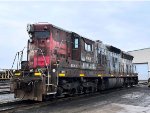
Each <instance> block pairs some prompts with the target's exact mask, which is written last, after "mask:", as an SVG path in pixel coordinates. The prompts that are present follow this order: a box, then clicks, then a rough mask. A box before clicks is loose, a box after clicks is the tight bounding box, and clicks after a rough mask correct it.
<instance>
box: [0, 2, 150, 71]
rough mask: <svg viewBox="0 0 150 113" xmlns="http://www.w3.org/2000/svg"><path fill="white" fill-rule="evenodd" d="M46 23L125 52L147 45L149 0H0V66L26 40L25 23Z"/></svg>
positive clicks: (149, 38) (5, 65) (8, 62)
mask: <svg viewBox="0 0 150 113" xmlns="http://www.w3.org/2000/svg"><path fill="white" fill-rule="evenodd" d="M37 22H49V23H51V24H54V25H56V26H59V27H61V28H64V29H66V30H70V31H74V32H76V33H78V34H80V35H82V36H85V37H87V38H90V39H92V40H101V41H103V43H105V44H110V45H113V46H116V47H118V48H120V49H122V50H124V51H129V50H135V49H141V48H147V47H150V2H140V1H132V2H129V1H123V2H118V1H115V2H98V1H94V2H89V1H86V2H85V1H77V2H73V1H71V2H67V1H63V2H62V1H61V2H59V1H57V2H46V1H45V2H40V1H32V2H30V1H23V2H17V1H16V2H10V1H7V2H0V68H10V67H11V65H12V62H13V59H14V57H15V54H16V52H17V51H19V50H22V49H23V48H24V47H25V46H26V44H27V40H28V38H29V37H28V34H27V32H26V25H27V24H28V23H37Z"/></svg>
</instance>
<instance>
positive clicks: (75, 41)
mask: <svg viewBox="0 0 150 113" xmlns="http://www.w3.org/2000/svg"><path fill="white" fill-rule="evenodd" d="M80 49H81V47H80V38H79V37H77V36H73V37H72V60H77V61H79V60H80Z"/></svg>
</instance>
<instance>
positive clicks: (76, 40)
mask: <svg viewBox="0 0 150 113" xmlns="http://www.w3.org/2000/svg"><path fill="white" fill-rule="evenodd" d="M78 47H79V39H78V38H75V40H74V48H78Z"/></svg>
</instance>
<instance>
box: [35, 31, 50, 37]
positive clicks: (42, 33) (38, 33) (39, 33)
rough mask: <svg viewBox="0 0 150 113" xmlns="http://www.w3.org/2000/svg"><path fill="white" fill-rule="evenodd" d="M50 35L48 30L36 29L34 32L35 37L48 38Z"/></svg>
mask: <svg viewBox="0 0 150 113" xmlns="http://www.w3.org/2000/svg"><path fill="white" fill-rule="evenodd" d="M49 36H50V32H49V31H36V32H34V37H35V38H48V37H49Z"/></svg>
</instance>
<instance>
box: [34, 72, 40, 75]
mask: <svg viewBox="0 0 150 113" xmlns="http://www.w3.org/2000/svg"><path fill="white" fill-rule="evenodd" d="M41 75H42V73H40V72H35V73H34V76H41Z"/></svg>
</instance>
